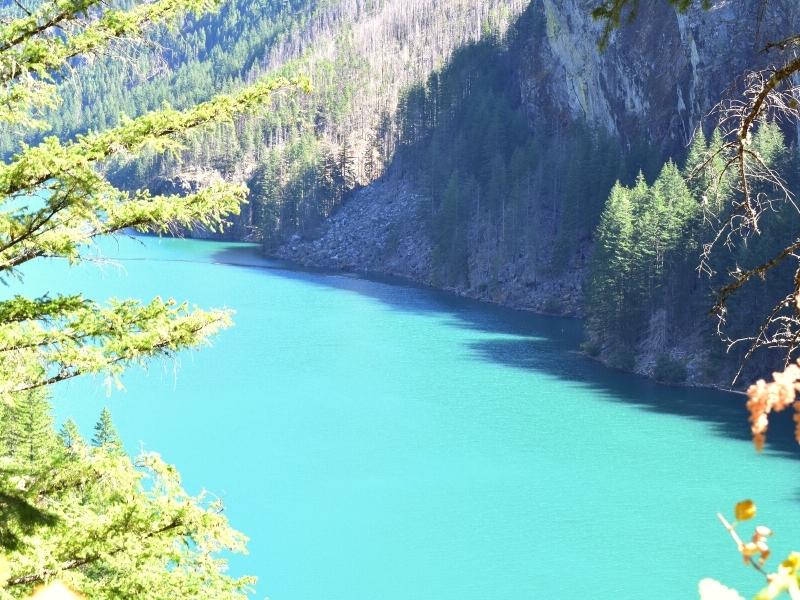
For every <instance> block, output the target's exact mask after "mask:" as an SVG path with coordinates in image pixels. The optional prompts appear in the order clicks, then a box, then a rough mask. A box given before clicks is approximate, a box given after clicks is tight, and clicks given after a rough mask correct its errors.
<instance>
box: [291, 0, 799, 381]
mask: <svg viewBox="0 0 800 600" xmlns="http://www.w3.org/2000/svg"><path fill="white" fill-rule="evenodd" d="M593 4H595V3H594V2H590V1H587V0H559V1H556V0H541V1H537V2H534V3H533V4H532V5H531V6H530V7H529V9H528V11H527V13H526V15H523V18H521V19H520V21H519V22H518V24H517V26H516V28H514V29H512V32H511V34H510V39H512V40H513V41H511V42H509V45H510V47H509V49H508V53H509V55H510V57H511V58H510V60H512V61H513V73H514V75H513V86H512V87H513V93H514V94H515V95H516V96H517V98H518V101H519V102H520V103H521V106H522V107H524V111H525V113H526V115H527V121H528V129H529V131H528V136H529V137H530V138H531V139H532V140H533V141H534V143H535V144H542V145H545V144H549V145H550V146H548V147H555V148H557V147H558V146H559V145H562V144H568V143H569V139H568V136H570V135H572V132H574V131H575V125H576V124H587V125H589V126H590V127H592V128H594V129H598V130H602V131H605V132H606V133H607V134H608V135H609V136H611V137H612V138H613V139H615V140H616V141H617V142H618V143H619V148H620V151H621V153H622V154H623V155H624V156H625V157H627V158H630V157H631V156H632V155H634V154H636V153H641V151H642V148H646V149H647V150H648V151H649V152H650V153H651V154H652V155H655V156H658V157H659V160H663V159H665V158H667V157H669V156H673V157H676V158H680V157H681V156H682V155H683V154H684V152H685V148H686V146H687V145H688V143H689V140H690V139H691V137H692V134H693V131H694V130H695V129H696V128H697V127H698V126H699V125H700V124H701V123H702V122H703V121H704V118H705V117H706V116H707V115H708V114H709V112H710V111H711V109H712V108H713V107H714V105H715V104H716V103H717V102H718V101H719V100H720V99H721V98H722V96H723V94H724V93H725V92H726V90H727V91H728V92H732V93H735V89H736V88H735V82H736V79H737V77H739V76H740V75H741V74H742V73H743V72H744V70H745V69H746V68H752V67H755V66H762V65H766V64H768V63H767V61H768V60H770V59H771V58H772V57H770V56H768V55H764V54H763V53H760V52H758V51H757V49H759V48H761V47H763V46H764V44H766V42H767V41H770V40H775V39H781V38H782V37H784V36H785V35H788V34H789V33H790V32H793V31H797V30H798V29H800V6H798V5H797V4H796V3H795V2H791V1H789V0H787V1H785V2H780V1H778V2H770V3H768V4H767V8H766V10H765V12H764V13H763V14H761V15H759V10H761V9H760V6H761V4H762V3H761V2H758V1H756V0H736V1H734V0H729V1H718V2H715V3H713V6H712V7H711V9H710V10H708V11H702V10H700V9H692V10H690V11H689V12H688V13H686V14H683V15H678V14H676V13H675V11H674V10H673V9H672V8H670V7H669V6H668V5H667V3H666V2H645V3H642V7H641V11H640V13H639V16H638V19H637V21H636V22H635V24H634V25H632V26H628V27H625V28H623V29H621V30H620V31H617V32H615V33H614V34H613V35H612V37H611V39H610V42H609V45H608V48H607V49H606V50H605V51H604V52H599V51H598V48H597V40H598V39H599V36H600V32H601V26H600V25H599V24H598V23H596V22H594V21H593V20H592V18H591V16H590V12H591V6H592V5H593ZM731 86H733V87H731ZM709 124H710V120H707V121H706V126H708V125H709ZM442 151H443V152H447V148H443V149H442ZM560 160H561V163H560V164H557V165H556V168H557V169H558V168H562V169H564V170H566V169H567V168H568V167H569V163H570V161H571V160H574V158H573V157H570V156H564V157H563V158H562V159H560ZM399 162H400V164H397V165H394V166H391V167H389V169H388V170H387V172H386V174H385V175H384V177H383V178H382V179H381V180H379V181H376V182H374V183H372V184H371V185H369V186H367V187H366V188H364V189H362V190H360V191H358V192H356V193H354V194H353V195H352V196H351V197H350V199H349V200H348V201H347V202H346V203H345V204H344V206H342V207H341V208H340V209H339V210H338V211H337V212H336V213H334V215H333V216H332V217H330V218H329V219H328V220H327V222H325V223H324V224H323V225H322V227H321V228H319V230H318V231H317V232H316V233H315V235H313V236H309V237H308V238H306V237H302V236H300V235H296V236H294V237H293V238H292V239H291V240H290V241H289V242H287V243H286V244H284V245H283V246H282V247H280V248H279V249H278V250H277V252H276V253H277V254H278V255H279V256H281V257H283V258H287V259H290V260H294V261H298V262H301V263H304V264H313V265H318V266H326V267H332V268H342V269H351V270H357V271H371V272H382V273H391V274H394V275H400V276H405V277H408V278H410V279H413V280H415V281H419V282H423V283H427V284H431V285H435V286H439V287H444V288H447V289H451V290H453V291H455V292H456V293H459V294H461V295H465V296H469V297H474V298H478V299H481V300H487V301H492V302H498V303H502V304H505V305H509V306H512V307H517V308H524V309H531V310H535V311H539V312H546V313H558V314H566V315H578V316H579V315H581V314H582V307H583V291H582V289H583V282H584V279H585V276H586V271H587V261H588V258H589V257H590V255H591V251H592V239H591V229H590V228H587V229H585V230H582V231H579V232H578V233H577V234H576V235H575V236H574V238H573V239H571V240H570V241H569V244H568V248H569V249H568V251H567V253H566V256H562V258H561V259H560V261H561V264H560V265H559V267H558V268H555V267H554V264H553V263H554V260H555V259H554V256H555V251H554V248H555V247H556V246H557V245H558V244H559V243H561V244H562V246H563V240H560V239H559V236H560V235H561V228H560V226H559V225H558V217H557V216H554V215H558V214H559V213H560V212H562V211H563V206H564V205H565V204H566V203H568V202H570V201H577V204H578V206H580V199H577V200H576V199H574V198H573V199H571V198H569V197H567V196H566V195H565V194H568V192H559V191H558V189H557V186H556V189H554V191H553V192H552V193H549V194H540V196H541V197H537V198H532V199H530V202H529V204H528V208H527V216H526V219H527V221H528V227H529V229H530V230H531V231H532V232H533V235H532V238H533V239H532V241H531V242H530V243H528V244H526V245H525V246H524V247H521V248H520V249H516V250H515V251H514V252H513V253H511V254H509V253H508V252H501V251H500V250H499V248H500V247H501V246H502V243H501V240H499V239H498V238H499V237H500V235H501V234H498V230H497V228H494V227H492V226H490V225H488V224H487V213H486V210H485V209H482V208H481V203H480V198H477V199H476V198H470V199H469V201H470V206H471V207H472V208H471V213H470V217H469V223H468V226H467V231H468V235H467V252H466V264H467V267H466V275H465V276H464V277H463V278H462V279H460V280H458V281H455V282H454V281H446V280H444V279H443V278H442V276H441V273H440V272H438V271H437V268H436V265H435V261H434V260H433V258H432V242H431V235H430V226H429V225H430V223H429V222H428V221H429V219H428V218H427V217H426V216H425V215H426V211H425V206H426V205H427V203H431V202H432V198H431V194H430V191H429V186H426V185H425V184H423V182H421V181H420V180H419V178H418V177H417V175H416V174H415V173H414V172H413V170H409V169H406V168H405V166H404V165H403V164H402V161H399ZM445 176H446V175H445ZM603 181H604V182H605V181H607V177H606V178H604V179H603ZM512 183H513V182H512ZM597 185H604V186H605V189H604V190H602V191H603V193H604V194H607V192H608V189H609V188H610V186H609V185H608V184H607V183H602V184H601V183H600V179H598V182H597ZM544 196H549V197H544ZM504 210H505V209H504ZM653 318H654V319H657V318H658V315H654V316H653ZM662 329H663V328H660V327H657V328H655V330H662ZM690 334H691V335H690ZM676 339H680V340H681V342H680V343H675V342H663V340H662V341H659V343H655V341H656V340H654V339H650V337H647V339H645V340H644V341H643V342H642V345H641V348H640V356H639V357H637V359H638V360H637V363H636V367H635V368H636V370H637V371H639V372H643V373H651V372H652V368H653V364H654V362H655V355H656V353H663V352H665V351H666V352H668V353H670V354H672V355H673V356H676V357H677V358H682V359H684V362H686V363H688V366H689V376H690V380H692V379H693V380H695V381H697V380H699V379H700V376H699V375H698V373H699V372H700V371H701V370H702V366H701V364H700V363H701V362H702V360H701V355H702V352H700V350H701V349H702V348H703V345H704V343H705V342H704V340H703V339H699V338H698V336H697V334H696V332H694V333H692V332H686V335H680V336H677V338H676ZM665 344H666V347H664V346H665ZM698 357H700V358H698Z"/></svg>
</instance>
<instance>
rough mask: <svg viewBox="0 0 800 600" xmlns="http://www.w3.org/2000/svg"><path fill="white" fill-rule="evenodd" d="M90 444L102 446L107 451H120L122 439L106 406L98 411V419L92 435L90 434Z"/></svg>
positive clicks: (96, 446) (97, 446)
mask: <svg viewBox="0 0 800 600" xmlns="http://www.w3.org/2000/svg"><path fill="white" fill-rule="evenodd" d="M92 446H94V447H95V448H103V449H104V450H108V451H109V452H122V451H123V450H122V440H121V439H120V437H119V433H117V428H116V427H115V426H114V422H113V421H112V420H111V411H110V410H108V407H103V410H102V411H101V412H100V419H99V420H98V421H97V423H95V426H94V436H92Z"/></svg>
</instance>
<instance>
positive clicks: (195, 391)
mask: <svg viewBox="0 0 800 600" xmlns="http://www.w3.org/2000/svg"><path fill="white" fill-rule="evenodd" d="M103 252H104V256H105V257H107V258H118V259H120V260H119V261H118V263H117V264H116V265H114V264H105V265H102V266H99V267H98V266H94V265H91V266H89V265H87V266H82V267H80V268H76V269H67V268H66V267H65V266H64V265H63V264H61V263H55V262H53V263H49V264H45V265H39V266H37V267H35V268H29V269H27V275H26V277H27V279H26V291H27V292H28V293H34V292H44V291H47V290H49V289H51V288H52V289H53V290H71V291H83V292H84V293H85V294H86V295H88V296H90V297H93V298H96V299H104V298H107V297H109V296H118V297H125V296H137V297H141V298H149V297H151V296H153V295H156V294H161V295H163V296H174V297H176V298H177V299H190V300H191V301H193V302H195V303H197V304H199V305H200V306H202V307H206V308H210V307H222V306H228V307H231V308H234V309H235V310H236V311H237V315H236V322H237V326H236V327H235V328H234V329H232V330H229V331H226V332H224V333H222V334H221V335H220V336H219V337H218V338H217V339H216V340H215V342H214V344H213V346H212V347H211V348H207V349H204V350H202V351H201V352H192V353H185V354H183V355H181V357H180V359H179V361H178V362H177V363H173V362H164V363H154V364H152V365H151V366H150V368H149V369H148V370H147V371H146V372H145V371H141V370H137V371H135V372H132V373H130V374H129V375H127V376H126V377H125V379H124V383H125V386H126V391H125V392H115V393H113V394H112V395H111V396H110V397H107V396H106V394H105V389H104V387H103V385H102V381H101V380H100V379H84V380H79V381H74V382H69V383H65V384H62V385H61V387H60V388H59V390H58V391H59V398H58V402H57V412H58V416H59V419H63V418H64V417H65V416H66V415H73V416H75V417H76V419H77V420H78V422H79V424H80V425H81V426H82V428H83V429H84V431H86V432H89V431H90V429H91V426H92V424H93V422H94V420H95V419H96V416H97V414H98V412H99V411H100V408H101V407H102V406H103V405H109V406H110V407H111V410H112V412H113V414H114V417H115V420H116V422H117V424H118V426H119V429H120V430H121V433H122V434H123V436H124V438H125V440H126V443H127V446H128V448H129V449H130V450H131V451H132V452H136V451H138V450H139V449H140V448H142V447H144V448H146V449H154V450H158V451H159V452H161V453H162V454H163V455H164V456H165V457H166V458H167V459H168V460H169V461H171V462H173V463H175V464H176V465H177V466H178V467H179V469H180V470H181V472H182V473H183V475H184V481H185V483H186V485H187V487H188V488H189V489H191V490H194V491H197V490H200V489H201V488H202V487H205V488H206V489H208V490H210V491H211V492H213V493H214V494H217V495H219V496H220V497H222V498H223V499H224V501H225V503H226V505H227V514H228V515H229V517H230V519H231V521H232V523H233V524H234V526H236V527H237V528H239V529H241V530H243V531H244V532H246V533H247V534H248V535H249V536H250V537H251V543H250V550H251V553H250V555H249V556H247V557H244V558H239V559H236V560H235V561H234V562H233V565H232V568H233V570H234V571H235V572H236V573H238V574H241V573H253V574H256V575H258V576H259V585H258V593H257V595H256V597H257V598H263V597H265V596H269V597H270V598H272V600H321V599H328V600H373V599H381V600H401V599H402V600H408V599H410V598H413V599H421V600H455V599H458V600H492V599H515V600H516V599H521V598H524V599H533V598H536V599H538V598H566V599H570V598H576V599H578V598H580V599H584V600H585V599H588V598H600V599H604V598H614V599H640V598H653V599H656V598H658V599H660V598H693V597H696V596H697V594H696V585H697V581H698V580H699V579H701V578H702V577H705V576H711V577H715V578H718V579H721V580H723V581H725V582H726V583H728V584H730V585H735V586H738V587H739V588H740V589H741V591H743V592H748V593H751V592H752V591H754V590H755V589H756V588H757V586H758V584H759V580H758V579H757V578H756V577H755V574H752V573H751V572H749V571H746V570H745V569H744V568H743V567H742V566H741V559H740V558H739V557H738V556H737V554H736V552H735V550H734V548H733V547H732V543H731V541H730V539H729V538H727V537H726V534H725V532H724V531H723V530H722V528H721V527H720V525H719V524H718V522H717V521H716V517H715V512H716V511H717V510H724V511H727V512H730V511H731V509H732V505H733V503H734V502H735V501H736V500H739V499H741V498H744V497H753V498H755V499H756V500H757V501H758V504H759V510H760V519H759V520H760V521H763V522H765V523H768V524H769V525H770V526H771V527H772V528H773V529H775V530H776V536H775V538H773V539H774V541H773V546H774V548H775V551H776V553H777V554H783V553H784V552H786V551H788V550H789V548H790V547H791V546H792V541H794V542H796V543H797V545H800V519H798V518H797V516H798V508H800V498H799V497H798V489H799V488H798V482H799V481H800V479H799V478H798V474H800V461H797V460H796V457H794V448H793V446H792V445H791V444H790V443H789V441H788V437H789V433H788V432H787V431H786V428H784V431H782V432H777V433H776V434H775V435H774V436H773V440H774V442H775V443H777V444H778V445H777V446H775V445H773V446H770V448H769V449H768V451H767V452H766V453H765V454H763V455H760V456H759V455H757V454H756V453H755V452H754V451H753V449H752V446H751V445H750V443H749V442H748V441H747V422H746V413H745V412H744V410H743V409H742V405H743V400H742V398H741V397H740V396H734V395H728V394H722V393H717V392H710V391H698V390H684V389H674V388H667V387H662V386H658V385H655V384H652V383H650V382H647V381H644V380H642V379H639V378H636V377H632V376H629V375H625V374H621V373H617V372H613V371H610V370H607V369H604V368H602V367H601V366H599V365H597V364H595V363H593V362H591V361H589V360H587V359H585V358H583V357H582V356H580V355H579V354H577V353H576V352H575V349H576V347H577V344H578V342H579V339H580V331H579V324H578V323H577V322H574V321H570V320H565V319H556V318H545V317H537V316H533V315H529V314H521V313H517V312H513V311H508V310H503V309H498V308H494V307H490V306H486V305H482V304H478V303H474V302H469V301H464V300H460V299H455V298H452V297H450V296H447V295H445V294H440V293H437V292H434V291H431V290H427V289H421V288H416V287H411V286H406V285H400V284H397V283H392V282H380V281H369V280H365V279H361V278H357V277H352V276H346V275H331V274H325V273H312V272H303V271H297V270H287V269H281V268H278V265H275V264H274V263H270V262H269V261H266V260H263V259H260V258H259V257H258V256H257V255H256V253H255V252H254V250H252V249H251V248H248V247H247V246H242V245H230V244H219V243H209V242H197V241H187V240H156V239H147V238H145V239H141V240H138V241H134V240H129V239H123V240H120V241H118V242H116V241H115V242H109V243H107V244H105V245H104V247H103ZM220 262H227V263H235V264H219V263H220ZM797 456H800V453H798V454H797Z"/></svg>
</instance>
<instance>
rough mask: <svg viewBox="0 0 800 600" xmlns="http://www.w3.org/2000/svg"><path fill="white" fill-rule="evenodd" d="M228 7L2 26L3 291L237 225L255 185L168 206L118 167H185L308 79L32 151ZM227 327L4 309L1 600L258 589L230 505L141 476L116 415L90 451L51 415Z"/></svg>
mask: <svg viewBox="0 0 800 600" xmlns="http://www.w3.org/2000/svg"><path fill="white" fill-rule="evenodd" d="M217 6H218V4H217V2H216V1H214V0H155V1H154V2H149V3H143V4H139V5H135V6H132V7H130V8H125V7H115V8H109V7H108V6H107V5H105V4H103V3H101V2H98V1H97V0H63V1H62V0H54V1H45V2H40V3H38V4H37V8H36V10H35V11H33V12H30V13H28V12H26V11H23V10H22V9H20V11H18V12H15V10H16V9H8V10H7V11H4V14H3V17H4V18H3V20H2V21H0V123H2V126H3V127H2V131H3V132H4V134H8V133H9V132H13V136H9V135H6V136H5V137H4V141H5V142H9V144H10V145H11V147H10V148H9V149H10V150H12V151H13V155H12V156H10V157H9V158H7V159H6V160H5V161H3V162H2V163H0V280H3V281H4V282H7V280H8V279H11V278H15V279H21V278H22V277H21V273H20V271H19V269H20V267H21V266H22V265H25V264H26V263H28V262H30V261H32V260H36V259H38V258H51V259H53V258H57V259H64V260H67V261H68V262H69V263H70V264H77V263H80V262H82V261H83V260H84V259H85V256H86V253H87V251H88V249H89V248H90V247H91V246H92V244H93V241H94V240H95V239H96V238H98V237H101V236H108V235H113V234H115V233H117V232H121V231H124V230H128V229H134V230H137V231H147V232H155V233H163V232H169V231H173V230H174V229H175V228H186V227H190V226H193V225H197V224H200V225H203V226H205V227H207V228H210V229H219V228H221V227H222V226H223V225H224V224H225V222H226V218H227V217H228V216H229V215H231V214H234V213H236V212H237V211H238V210H239V206H240V204H241V203H242V201H243V200H244V198H245V196H246V193H247V190H246V188H245V187H243V186H236V185H228V184H220V185H215V186H209V187H206V188H203V189H200V190H198V191H196V192H195V193H192V194H189V195H186V196H177V195H163V196H157V195H156V196H154V195H151V194H150V193H149V192H147V191H144V190H132V191H131V190H128V191H123V190H121V189H119V188H117V187H115V186H114V185H112V183H111V182H110V181H109V180H108V178H107V177H106V176H105V173H106V170H107V167H108V165H109V163H110V162H111V161H114V160H119V159H127V158H129V157H135V156H141V155H143V154H147V155H149V156H158V155H160V154H162V153H164V152H175V151H177V150H179V149H181V148H182V147H183V144H184V143H185V142H186V139H187V136H188V135H189V133H190V132H191V131H193V130H195V129H197V128H199V127H203V126H209V125H215V126H219V124H225V123H228V124H230V123H233V122H234V121H235V120H236V119H237V118H239V117H240V116H241V115H243V114H251V115H254V114H263V112H264V105H265V103H266V102H268V101H269V100H270V99H271V98H272V97H273V95H274V94H275V93H276V92H279V91H280V90H284V89H294V90H302V91H306V92H308V91H309V84H308V81H307V80H306V79H305V78H303V77H299V76H294V77H292V78H288V77H272V78H267V79H262V80H259V81H255V82H254V83H252V84H251V85H248V86H246V87H240V88H239V89H235V90H232V91H231V92H230V93H228V94H225V95H218V96H215V97H213V98H211V99H207V100H206V101H205V102H202V103H200V104H196V105H194V106H185V107H184V108H183V109H182V110H176V109H173V108H171V107H170V106H169V105H167V104H164V105H163V106H162V107H161V109H159V110H154V111H150V112H144V113H143V114H140V116H137V117H136V118H127V117H122V118H120V119H119V120H118V121H117V122H116V124H115V125H114V126H113V127H111V128H105V129H103V128H100V129H92V130H87V131H86V132H85V133H76V135H73V136H64V139H59V138H58V137H56V136H48V137H44V138H41V137H40V136H39V135H38V134H34V135H29V136H27V137H26V131H27V132H28V133H31V129H32V128H40V127H42V120H41V118H40V117H41V116H42V111H43V110H44V109H47V108H48V107H54V106H56V105H57V104H58V101H59V96H58V94H59V92H63V91H64V90H65V87H64V86H63V85H59V82H60V81H61V80H62V77H61V73H62V71H63V70H64V69H66V68H68V67H74V66H78V67H79V66H81V65H83V66H86V64H88V62H87V61H86V58H91V57H92V56H93V55H96V54H98V53H100V52H102V51H108V50H112V53H113V50H114V49H115V48H116V44H119V43H121V42H122V40H124V39H126V38H137V37H141V35H143V33H144V31H145V29H146V28H152V27H153V26H155V25H158V24H162V23H167V22H169V21H173V20H175V19H176V18H177V17H179V16H181V15H185V14H186V13H196V14H197V13H200V12H203V11H207V10H209V9H212V8H216V7H217ZM101 125H104V123H103V124H101ZM34 133H35V132H34ZM25 139H27V140H28V141H27V142H25ZM22 289H23V291H24V287H23V288H22ZM229 325H230V312H229V311H225V310H222V311H219V310H217V311H202V310H198V309H194V308H191V307H190V306H189V304H188V303H185V302H183V303H179V302H176V301H175V300H173V299H162V298H154V299H153V300H151V301H149V302H140V301H138V300H132V299H112V300H109V301H107V302H98V301H95V300H92V299H89V298H85V297H83V296H82V295H69V296H68V295H61V294H58V293H57V292H54V293H53V295H47V296H43V297H38V298H31V297H26V296H25V295H22V294H20V295H16V296H13V297H10V298H6V299H4V300H2V301H0V424H1V425H2V428H0V548H1V549H2V551H3V554H0V562H3V563H4V564H8V565H11V573H3V577H2V580H1V581H0V598H18V597H27V595H29V593H30V591H31V589H32V587H33V586H34V585H35V584H38V583H41V582H44V581H48V580H51V579H53V578H59V579H62V580H63V581H64V582H65V583H68V584H70V585H71V586H72V587H73V588H75V589H76V590H78V591H80V592H81V593H83V594H85V595H86V597H91V598H165V597H174V598H190V597H191V598H197V597H210V598H222V599H225V598H231V599H232V598H243V597H245V593H246V591H247V589H248V586H249V585H250V583H251V581H252V580H251V579H248V578H245V579H235V578H232V577H230V576H228V575H227V574H226V573H225V561H224V560H223V559H221V558H220V557H219V556H220V554H221V553H225V552H243V551H244V542H245V540H244V538H243V536H241V534H239V533H237V532H235V531H233V530H232V529H231V528H230V527H229V526H228V524H227V522H226V520H225V519H224V517H222V516H221V515H220V510H221V507H220V506H219V504H218V503H216V502H209V501H208V500H207V499H206V498H205V497H203V496H199V497H193V496H190V495H188V494H187V493H186V492H185V491H184V490H183V489H182V488H181V486H180V479H179V476H178V474H177V472H176V471H175V469H174V468H173V467H171V466H169V465H167V464H165V463H164V462H163V461H162V460H161V459H160V458H159V457H158V456H157V455H154V454H148V455H143V456H141V457H139V458H138V459H136V461H131V460H130V459H129V458H128V457H127V456H126V455H125V454H124V452H123V450H122V444H121V441H120V440H119V437H118V435H117V434H116V430H115V429H114V426H113V424H112V422H111V417H110V413H108V411H104V412H103V414H102V415H101V418H100V421H99V422H98V424H97V427H96V428H95V436H94V438H93V440H92V441H93V443H92V445H89V444H86V443H84V442H83V441H82V438H81V436H80V433H79V431H78V430H77V427H76V426H75V424H74V423H73V422H71V421H67V423H65V424H64V427H63V428H62V431H61V435H57V434H56V433H55V431H54V429H53V423H52V417H51V413H50V408H49V403H48V400H47V398H48V395H49V393H50V389H51V387H52V386H53V385H54V384H56V383H58V382H61V381H64V380H66V379H70V378H72V377H76V376H79V375H83V374H86V373H95V374H101V375H104V376H105V377H106V381H107V384H108V385H110V386H114V385H117V386H120V385H121V381H120V377H121V375H122V373H123V372H124V370H125V369H126V368H127V367H128V366H130V365H132V364H141V363H144V362H146V361H147V360H148V359H151V358H153V357H159V356H172V355H174V354H175V353H177V352H179V351H181V350H184V349H187V348H191V347H195V346H197V345H199V344H202V343H204V342H206V341H207V340H208V338H209V336H210V335H212V334H213V333H214V332H216V331H218V330H219V329H221V328H223V327H227V326H229Z"/></svg>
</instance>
